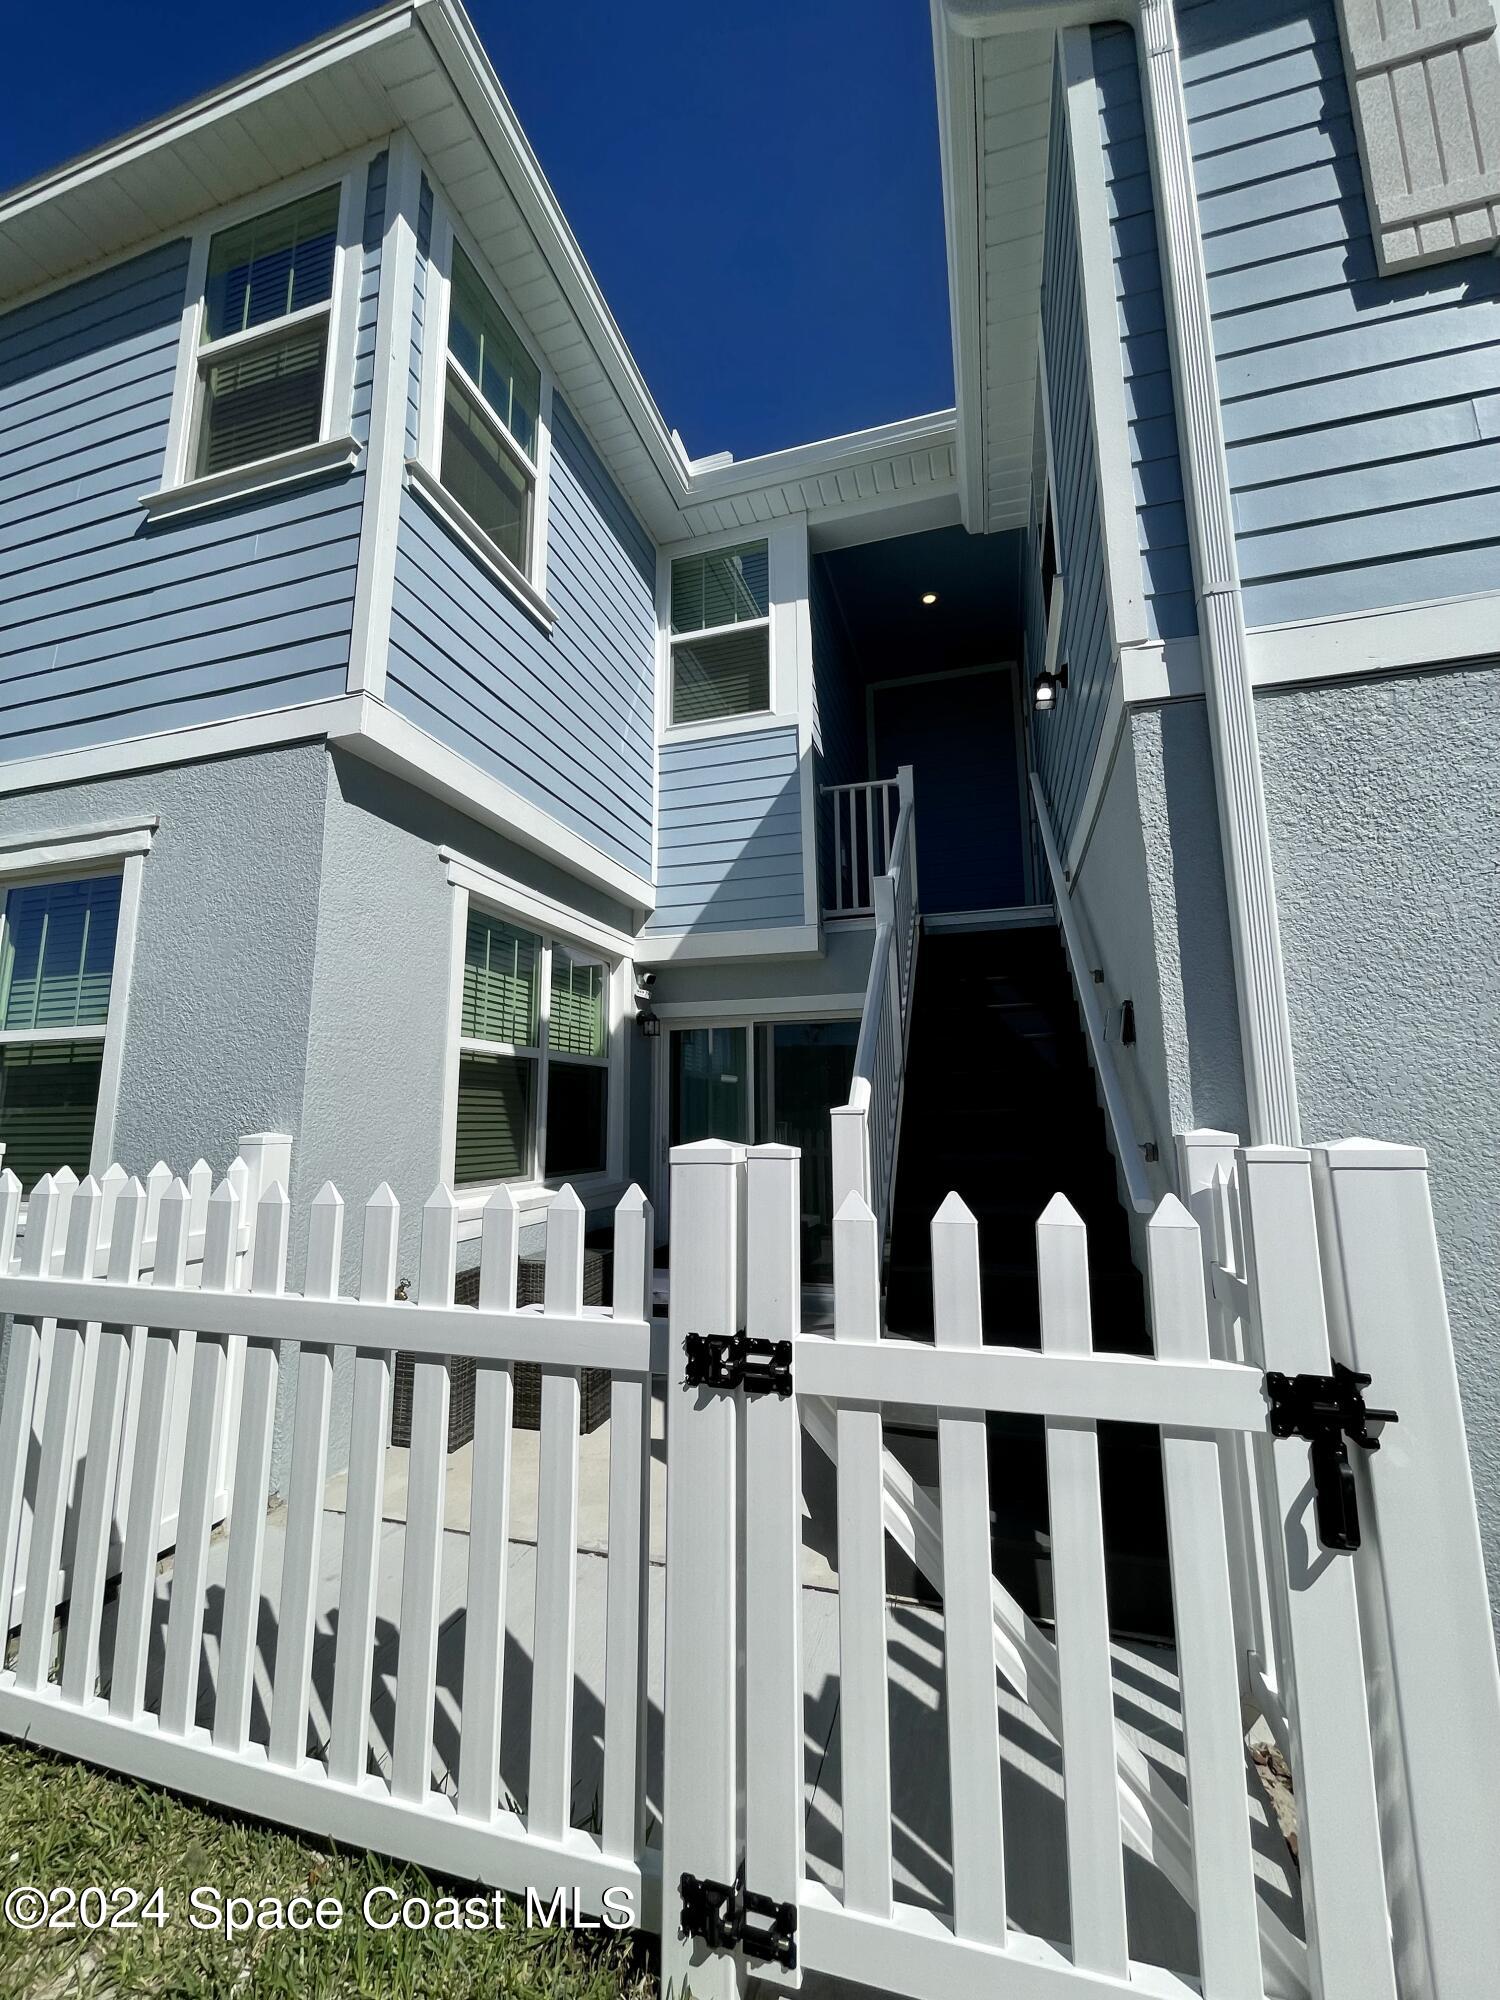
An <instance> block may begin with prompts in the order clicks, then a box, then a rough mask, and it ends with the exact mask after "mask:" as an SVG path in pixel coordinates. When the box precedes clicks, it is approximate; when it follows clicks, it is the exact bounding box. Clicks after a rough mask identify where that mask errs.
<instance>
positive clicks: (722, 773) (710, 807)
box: [650, 723, 805, 931]
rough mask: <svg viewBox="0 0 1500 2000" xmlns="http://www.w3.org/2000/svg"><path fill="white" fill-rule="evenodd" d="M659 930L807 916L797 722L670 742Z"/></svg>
mask: <svg viewBox="0 0 1500 2000" xmlns="http://www.w3.org/2000/svg"><path fill="white" fill-rule="evenodd" d="M659 755H660V763H661V772H660V787H661V789H660V799H659V807H658V810H659V814H660V834H659V846H658V855H657V890H656V909H655V912H654V913H653V916H652V919H651V924H650V929H651V930H653V931H685V930H695V931H732V930H761V929H770V928H777V927H780V926H783V925H788V924H800V923H802V922H803V921H804V915H805V913H804V909H803V884H802V792H801V780H800V775H799V767H798V757H797V729H796V725H795V724H791V723H789V724H785V725H782V726H778V727H772V728H768V729H755V730H750V731H748V732H747V733H745V734H742V735H736V736H711V737H703V738H699V739H697V740H694V741H690V742H684V743H664V744H663V745H662V746H661V750H660V753H659Z"/></svg>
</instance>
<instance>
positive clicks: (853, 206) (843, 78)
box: [0, 0, 953, 457]
mask: <svg viewBox="0 0 1500 2000" xmlns="http://www.w3.org/2000/svg"><path fill="white" fill-rule="evenodd" d="M356 11H358V9H357V7H355V6H353V5H346V4H342V0H253V4H252V5H251V6H249V7H244V8H233V9H230V10H229V11H228V12H227V13H219V12H218V11H217V10H215V9H211V8H204V7H203V6H202V5H201V3H200V4H194V5H189V4H187V0H171V4H141V0H130V4H127V5H122V4H120V0H109V4H107V5H106V4H103V0H81V4H80V5H78V6H74V7H72V8H68V9H63V10H61V11H54V10H52V9H50V8H36V7H28V8H21V9H17V10H14V11H13V12H12V15H11V17H10V19H9V20H8V21H7V23H6V28H5V44H6V46H5V55H6V61H5V65H4V69H5V77H6V79H7V81H6V82H5V83H0V94H3V95H0V101H3V107H4V115H3V117H0V186H6V187H8V186H11V185H13V184H14V183H16V182H17V181H21V180H26V179H29V178H30V177H31V176H32V175H33V174H35V173H38V172H40V171H42V170H43V169H44V168H46V167H48V166H51V165H54V164H55V163H56V162H58V161H59V160H61V159H63V158H65V157H67V156H68V155H69V154H72V153H77V152H81V151H84V150H86V149H87V148H88V147H91V146H94V145H96V144H98V143H99V142H100V141H102V140H105V139H108V138H111V137H113V136H114V135H115V134H117V133H119V132H121V131H124V130H125V129H127V128H128V127H130V126H132V125H136V124H139V123H140V122H141V121H142V120H143V119H147V118H151V117H154V116H155V115H156V114H157V113H159V112H162V111H166V110H169V109H170V108H171V107H172V106H173V105H175V104H178V103H181V102H182V101H183V100H184V99H185V98H189V97H192V96H194V95H196V94H197V93H198V92H200V91H202V90H205V89H208V88H210V87H211V86H212V85H214V84H216V83H219V82H222V81H224V80H226V79H227V78H229V77H231V76H234V75H236V74H238V73H239V72H240V71H243V70H247V69H253V68H254V67H255V66H256V65H257V64H259V63H262V62H264V61H266V60H267V59H268V58H270V57H273V56H276V55H279V54H281V53H282V52H283V51H284V50H286V49H289V48H291V47H293V46H295V45H296V44H297V43H298V42H302V41H306V40H307V39H309V38H310V37H311V36H313V35H316V34H319V33H321V32H323V31H324V30H325V29H327V28H329V27H332V26H335V25H336V24H337V23H338V22H340V21H342V20H345V19H348V18H350V17H351V16H352V14H354V13H355V12H356ZM469 11H470V14H471V16H472V17H473V20H474V22H475V25H476V27H477V28H478V30H479V33H480V35H481V36H482V37H483V39H484V42H485V45H486V47H487V48H488V49H489V52H490V55H491V58H492V59H493V61H494V64H495V67H496V69H497V70H498V71H499V74H500V79H501V81H502V83H503V84H504V86H505V88H506V90H507V92H508V93H509V95H510V98H511V101H512V103H513V104H514V105H515V107H516V109H517V111H518V112H519V114H520V117H521V120H522V123H523V124H524V125H525V127H526V130H527V132H528V133H529V135H530V137H531V141H532V144H533V145H534V146H535V148H536V151H537V153H538V155H539V157H540V159H541V162H542V166H543V168H544V169H545V170H546V173H547V176H548V178H549V179H550V180H551V182H552V185H553V187H554V188H555V189H556V190H557V193H558V196H559V198H560V200H561V202H562V205H563V207H564V209H565V210H566V212H567V215H568V218H569V220H570V221H571V223H572V225H573V229H574V232H575V234H576V235H577V237H578V239H579V241H580V242H581V243H582V245H583V249H584V254H585V255H586V256H587V257H588V259H589V262H590V263H591V264H592V266H593V268H594V272H595V275H596V276H597V277H598V279H599V282H600V284H601V285H602V286H603V288H604V292H605V296H606V297H607V298H608V299H609V301H610V304H611V306H612V307H613V309H614V312H615V316H616V318H617V319H618V320H619V322H620V325H621V326H622V328H623V329H624V332H625V337H626V339H627V340H628V341H629V342H630V344H631V347H632V348H633V350H634V352H635V355H636V359H637V360H638V361H639V363H640V365H641V368H642V369H643V371H644V373H645V376H646V379H647V381H648V382H649V383H650V385H651V388H652V390H653V391H654V393H655V395H656V398H657V401H658V403H659V404H660V405H661V409H662V412H663V414H664V416H665V417H666V419H667V422H668V423H669V424H675V425H676V426H677V428H678V429H679V430H680V431H681V432H682V434H683V437H684V438H685V440H686V442H687V445H688V449H689V450H690V451H691V452H693V453H694V454H695V455H701V454H703V453H706V452H710V451H721V450H731V451H733V452H735V453H736V455H737V456H739V457H745V456H748V455H749V454H751V453H753V452H758V451H768V450H774V449H775V448H776V447H777V446H779V445H787V444H797V443H801V442H802V441H803V440H805V439H809V438H815V437H827V436H832V435H836V434H838V433H839V432H842V431H849V430H858V429H860V428H862V427H863V426H865V425H867V424H876V423H882V422H884V421H886V420H887V419H890V418H894V417H904V416H914V415H917V414H919V413H921V412H924V411H927V410H933V409H940V408H943V407H944V406H946V405H947V404H948V403H950V402H951V401H952V399H953V385H952V363H951V357H950V350H949V342H948V310H947V283H946V277H945V271H944V261H943V233H942V196H941V189H940V185H939V175H938V149H937V119H936V111H935V106H934V96H933V82H932V54H931V44H930V40H929V28H928V12H927V7H926V5H925V4H924V0H755V4H753V5H741V6H735V5H726V4H724V0H561V4H559V0H470V5H469ZM22 78H24V79H25V80H26V84H25V88H24V89H21V88H19V87H18V80H19V79H22Z"/></svg>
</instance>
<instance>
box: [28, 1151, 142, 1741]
mask: <svg viewBox="0 0 1500 2000" xmlns="http://www.w3.org/2000/svg"><path fill="white" fill-rule="evenodd" d="M114 1174H115V1170H114V1169H113V1168H111V1169H110V1172H109V1173H108V1174H106V1175H105V1176H104V1190H105V1192H106V1195H107V1198H108V1203H109V1223H108V1227H109V1257H108V1262H107V1265H106V1267H105V1276H106V1277H107V1278H108V1280H109V1282H110V1284H112V1285H133V1284H134V1283H135V1281H136V1274H137V1272H138V1271H139V1270H140V1264H141V1238H142V1235H143V1234H144V1231H145V1227H146V1190H145V1189H144V1188H143V1187H142V1186H141V1184H140V1182H139V1181H138V1180H133V1179H132V1180H120V1179H118V1178H114V1179H112V1176H113V1175H114ZM102 1206H103V1204H102V1203H101V1208H102ZM3 1261H4V1260H3V1252H0V1265H3ZM131 1331H132V1330H131V1328H130V1327H129V1326H120V1325H114V1326H101V1327H100V1329H99V1358H98V1361H97V1363H96V1364H95V1369H94V1391H93V1405H92V1408H91V1409H90V1412H89V1429H88V1440H87V1443H86V1444H85V1447H84V1458H83V1491H82V1493H81V1494H80V1496H79V1501H78V1537H77V1541H76V1543H75V1545H74V1556H73V1594H72V1598H71V1600H70V1602H69V1606H68V1632H67V1638H66V1641H65V1644H64V1649H63V1675H62V1685H63V1695H64V1697H65V1698H66V1699H67V1700H68V1701H71V1702H82V1701H86V1700H87V1699H88V1698H89V1696H90V1695H92V1694H93V1692H94V1688H95V1683H96V1681H97V1679H98V1674H99V1632H100V1627H101V1626H102V1624H103V1620H104V1585H105V1580H106V1578H107V1577H108V1574H109V1558H110V1544H111V1542H112V1540H113V1532H114V1519H115V1489H116V1483H117V1481H116V1472H117V1468H118V1464H119V1452H120V1433H121V1429H122V1426H123V1424H124V1421H125V1389H126V1380H127V1377H128V1375H129V1372H130V1343H131ZM3 1601H4V1600H3V1599H0V1602H3Z"/></svg>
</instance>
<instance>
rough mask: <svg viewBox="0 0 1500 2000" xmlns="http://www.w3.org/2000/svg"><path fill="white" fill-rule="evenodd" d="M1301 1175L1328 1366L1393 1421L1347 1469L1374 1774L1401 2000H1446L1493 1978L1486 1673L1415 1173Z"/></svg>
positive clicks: (1465, 1462) (1456, 1408)
mask: <svg viewBox="0 0 1500 2000" xmlns="http://www.w3.org/2000/svg"><path fill="white" fill-rule="evenodd" d="M1312 1157H1313V1185H1314V1194H1315V1199H1316V1204H1317V1215H1318V1223H1319V1232H1320V1235H1321V1238H1322V1243H1323V1254H1324V1273H1325V1280H1324V1283H1325V1293H1326V1296H1327V1298H1328V1303H1329V1315H1330V1322H1331V1325H1330V1335H1331V1344H1332V1348H1333V1352H1334V1354H1335V1356H1336V1357H1337V1358H1338V1359H1339V1360H1341V1361H1343V1362H1345V1363H1347V1364H1348V1365H1349V1366H1350V1367H1352V1368H1356V1369H1358V1370H1360V1371H1361V1372H1362V1373H1365V1374H1368V1375H1369V1376H1370V1377H1371V1378H1372V1380H1371V1385H1370V1388H1369V1390H1368V1391H1367V1395H1368V1398H1369V1401H1370V1403H1371V1406H1372V1407H1375V1408H1386V1409H1394V1410H1395V1411H1396V1414H1397V1417H1398V1421H1397V1422H1396V1423H1394V1424H1388V1425H1387V1426H1386V1427H1385V1430H1384V1432H1383V1434H1382V1436H1381V1439H1380V1449H1379V1452H1378V1453H1377V1454H1376V1455H1375V1456H1374V1457H1373V1458H1372V1459H1368V1460H1367V1459H1366V1458H1365V1455H1364V1454H1363V1453H1359V1452H1356V1453H1354V1454H1353V1456H1354V1458H1355V1460H1356V1463H1357V1465H1358V1468H1359V1476H1360V1494H1359V1506H1360V1514H1361V1522H1362V1526H1363V1530H1364V1536H1365V1544H1366V1546H1365V1548H1364V1549H1362V1550H1361V1552H1360V1555H1359V1557H1358V1558H1357V1559H1356V1571H1357V1574H1358V1576H1359V1579H1360V1582H1361V1585H1362V1588H1361V1592H1360V1618H1361V1629H1362V1634H1363V1637H1364V1641H1365V1654H1366V1681H1367V1685H1368V1687H1369V1690H1370V1700H1371V1709H1372V1715H1371V1720H1372V1722H1373V1724H1374V1738H1373V1740H1374V1743H1375V1748H1376V1758H1377V1774H1378V1777H1379V1780H1380V1791H1381V1796H1382V1799H1383V1800H1385V1801H1387V1802H1390V1801H1400V1802H1401V1810H1399V1811H1397V1812H1394V1813H1393V1812H1391V1811H1390V1810H1389V1809H1388V1810H1387V1813H1386V1818H1385V1828H1386V1880H1387V1888H1388V1891H1389V1894H1390V1900H1391V1917H1392V1923H1393V1927H1394V1930H1395V1936H1396V1947H1397V1954H1398V1956H1397V1965H1398V1970H1399V1971H1400V1972H1401V1974H1402V1979H1403V1985H1404V1986H1405V1987H1406V1989H1407V1990H1409V1991H1411V1992H1423V1993H1429V1994H1432V1995H1433V1996H1435V2000H1459V1996H1460V1995H1468V1994H1471V1993H1477V1992H1480V1991H1482V1990H1485V1989H1486V1988H1487V1987H1489V1986H1490V1985H1491V1983H1492V1982H1493V1981H1494V1980H1495V1978H1496V1977H1497V1967H1500V1897H1497V1895H1496V1893H1495V1887H1496V1883H1497V1882H1500V1673H1497V1670H1496V1663H1495V1638H1494V1632H1493V1629H1492V1627H1491V1624H1490V1615H1489V1599H1488V1595H1487V1592H1486V1587H1485V1573H1484V1556H1483V1551H1482V1549H1481V1546H1480V1540H1479V1522H1478V1518H1477V1515H1476V1513H1475V1507H1474V1484H1473V1479H1472V1477H1471V1474H1470V1470H1469V1454H1468V1448H1467V1441H1466V1438H1465V1435H1464V1421H1463V1410H1462V1407H1461V1405H1460V1401H1459V1393H1458V1374H1457V1370H1456V1369H1455V1367H1454V1361H1453V1343H1452V1339H1451V1337H1450V1334H1449V1330H1448V1313H1447V1306H1446V1302H1445V1299H1444V1296H1443V1278H1442V1270H1441V1266H1440V1263H1439V1258H1438V1245H1437V1236H1436V1232H1435V1229H1434V1227H1433V1216H1432V1201H1431V1197H1430V1195H1429V1192H1428V1184H1427V1155H1426V1154H1425V1153H1424V1152H1423V1151H1422V1150H1421V1149H1420V1148H1419V1147H1416V1146H1390V1145H1382V1144H1379V1143H1378V1142H1376V1141H1375V1140H1372V1139H1346V1140H1344V1141H1343V1142H1342V1143H1341V1144H1338V1145H1332V1146H1318V1147H1315V1148H1314V1149H1313V1156H1312ZM1371 1544H1373V1548H1372V1547H1371ZM1372 1556H1373V1560H1371V1558H1372Z"/></svg>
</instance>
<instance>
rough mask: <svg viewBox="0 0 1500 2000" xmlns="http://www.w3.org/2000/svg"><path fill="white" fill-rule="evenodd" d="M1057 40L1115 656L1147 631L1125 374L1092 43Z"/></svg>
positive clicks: (1080, 38) (1069, 32)
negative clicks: (1119, 650) (1071, 181)
mask: <svg viewBox="0 0 1500 2000" xmlns="http://www.w3.org/2000/svg"><path fill="white" fill-rule="evenodd" d="M1058 40H1059V43H1060V56H1061V63H1062V80H1063V89H1064V98H1065V105H1066V117H1067V124H1068V150H1069V156H1070V159H1071V162H1072V167H1073V203H1074V219H1075V222H1076V224H1077V229H1078V282H1079V285H1080V287H1081V289H1082V292H1083V318H1084V358H1085V362H1086V365H1087V369H1088V381H1089V392H1090V393H1089V416H1090V421H1091V423H1092V426H1093V433H1094V464H1095V469H1096V473H1097V477H1098V481H1099V532H1100V536H1101V538H1102V540H1103V543H1104V568H1105V574H1106V576H1107V578H1108V581H1109V592H1108V598H1107V602H1106V610H1107V613H1108V617H1109V629H1110V635H1111V639H1112V641H1113V644H1114V647H1115V649H1116V650H1118V649H1119V648H1120V647H1121V646H1129V645H1134V644H1135V643H1136V642H1137V641H1138V640H1141V639H1144V638H1145V637H1146V635H1147V629H1148V628H1147V623H1146V596H1145V590H1144V587H1143V584H1142V577H1141V551H1140V538H1139V529H1138V527H1137V523H1136V512H1135V480H1134V476H1133V474H1132V472H1131V469H1130V432H1129V428H1128V426H1127V423H1126V418H1125V366H1124V361H1123V358H1122V356H1121V353H1120V315H1119V307H1118V305H1117V304H1116V302H1115V263H1114V246H1113V244H1112V243H1111V241H1110V233H1109V194H1108V190H1107V189H1106V187H1105V183H1104V130H1103V127H1102V125H1101V123H1100V119H1099V94H1098V90H1097V88H1096V87H1095V83H1094V44H1093V37H1092V35H1091V34H1090V32H1089V30H1088V29H1087V28H1086V27H1084V28H1064V29H1063V30H1062V32H1061V34H1060V35H1059V37H1058Z"/></svg>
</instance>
